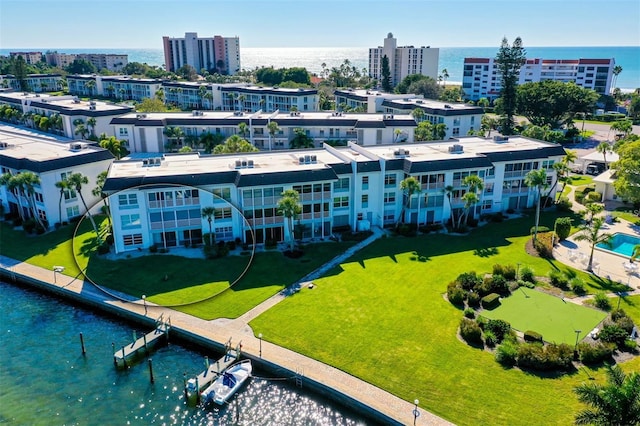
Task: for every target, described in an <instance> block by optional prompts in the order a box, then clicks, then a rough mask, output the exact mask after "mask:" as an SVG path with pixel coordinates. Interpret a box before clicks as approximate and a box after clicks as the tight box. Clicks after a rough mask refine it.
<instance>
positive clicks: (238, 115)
mask: <svg viewBox="0 0 640 426" xmlns="http://www.w3.org/2000/svg"><path fill="white" fill-rule="evenodd" d="M243 114H244V113H243V112H242V111H233V115H234V116H235V117H242V115H243Z"/></svg>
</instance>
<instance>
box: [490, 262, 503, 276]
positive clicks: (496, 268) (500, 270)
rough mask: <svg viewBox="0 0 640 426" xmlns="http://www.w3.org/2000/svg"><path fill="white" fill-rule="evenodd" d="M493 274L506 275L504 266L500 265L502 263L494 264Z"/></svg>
mask: <svg viewBox="0 0 640 426" xmlns="http://www.w3.org/2000/svg"><path fill="white" fill-rule="evenodd" d="M492 272H493V275H504V266H502V265H500V264H497V263H496V264H495V265H493V270H492Z"/></svg>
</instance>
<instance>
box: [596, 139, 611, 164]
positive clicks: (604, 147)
mask: <svg viewBox="0 0 640 426" xmlns="http://www.w3.org/2000/svg"><path fill="white" fill-rule="evenodd" d="M596 151H598V152H599V153H600V154H602V158H603V159H604V167H605V169H609V165H608V164H607V153H608V152H612V151H613V148H612V147H611V145H609V142H600V144H599V145H598V146H597V147H596Z"/></svg>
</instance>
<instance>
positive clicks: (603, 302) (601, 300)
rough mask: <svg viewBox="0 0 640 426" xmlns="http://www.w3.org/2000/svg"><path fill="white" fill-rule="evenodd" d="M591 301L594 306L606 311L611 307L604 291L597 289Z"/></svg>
mask: <svg viewBox="0 0 640 426" xmlns="http://www.w3.org/2000/svg"><path fill="white" fill-rule="evenodd" d="M593 301H594V303H595V305H596V308H598V309H602V310H603V311H608V310H610V309H611V301H610V300H609V298H608V297H607V294H606V293H605V292H604V291H599V292H598V293H596V295H595V297H594V299H593Z"/></svg>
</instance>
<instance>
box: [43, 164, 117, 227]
mask: <svg viewBox="0 0 640 426" xmlns="http://www.w3.org/2000/svg"><path fill="white" fill-rule="evenodd" d="M107 173H108V172H107V170H105V171H103V172H100V174H99V175H98V176H97V177H96V187H95V188H93V189H92V190H91V194H92V195H93V196H94V197H100V198H102V202H103V203H104V207H103V208H102V209H103V210H104V214H105V215H106V216H107V221H108V222H109V230H111V211H110V210H109V204H108V203H107V199H108V197H107V196H106V195H105V193H104V192H102V188H103V187H104V183H105V182H106V181H107ZM56 186H57V185H56Z"/></svg>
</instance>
